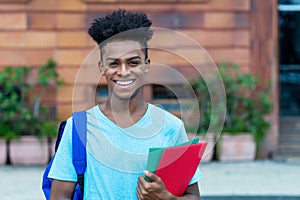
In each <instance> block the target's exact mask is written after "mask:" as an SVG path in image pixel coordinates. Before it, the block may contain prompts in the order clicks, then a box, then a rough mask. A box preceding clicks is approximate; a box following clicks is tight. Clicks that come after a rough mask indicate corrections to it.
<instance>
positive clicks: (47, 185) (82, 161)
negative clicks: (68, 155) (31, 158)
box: [42, 111, 87, 200]
mask: <svg viewBox="0 0 300 200" xmlns="http://www.w3.org/2000/svg"><path fill="white" fill-rule="evenodd" d="M72 123H73V125H72V152H73V153H72V157H73V158H72V161H73V165H74V168H75V170H76V173H77V183H76V185H75V188H74V192H73V197H72V199H73V200H82V199H83V192H84V172H85V169H86V148H85V147H86V132H87V129H86V124H87V117H86V111H79V112H74V113H73V121H72ZM65 125H66V121H63V122H61V124H60V126H59V131H58V135H57V140H56V144H55V152H56V150H57V148H58V146H59V143H60V141H61V138H62V135H63V132H64V128H65ZM54 157H55V154H54V156H53V157H52V159H51V161H50V162H49V164H48V165H47V167H46V169H45V171H44V174H43V179H42V190H43V192H44V195H45V197H46V199H47V200H49V199H50V191H51V185H52V179H50V178H48V173H49V171H50V169H51V166H52V162H53V160H54Z"/></svg>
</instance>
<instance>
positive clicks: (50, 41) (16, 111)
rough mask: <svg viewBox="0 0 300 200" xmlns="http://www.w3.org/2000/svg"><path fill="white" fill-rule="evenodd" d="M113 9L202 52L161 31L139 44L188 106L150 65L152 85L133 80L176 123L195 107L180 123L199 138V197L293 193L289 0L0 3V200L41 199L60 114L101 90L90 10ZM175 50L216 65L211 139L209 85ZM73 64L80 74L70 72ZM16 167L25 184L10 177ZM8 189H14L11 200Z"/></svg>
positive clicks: (296, 65) (297, 100) (294, 100)
mask: <svg viewBox="0 0 300 200" xmlns="http://www.w3.org/2000/svg"><path fill="white" fill-rule="evenodd" d="M118 8H123V9H127V10H130V11H142V12H146V13H147V14H148V16H149V18H150V19H151V20H152V22H153V27H160V28H167V29H171V30H174V31H177V32H179V33H181V34H183V35H185V36H187V37H189V38H191V40H194V41H196V42H197V43H199V44H200V45H201V46H202V47H203V49H202V51H205V52H207V53H208V55H209V56H210V60H209V61H207V60H205V59H204V60H203V59H202V60H201V58H203V55H202V54H201V55H199V51H198V50H199V46H197V47H195V46H194V45H190V44H187V43H186V42H185V40H177V41H174V40H173V39H172V35H170V34H163V33H161V34H160V36H161V39H155V40H154V42H153V43H151V45H153V46H155V47H157V49H151V50H150V57H151V61H152V62H155V63H159V64H163V65H166V66H169V67H171V68H172V69H174V70H175V71H176V72H178V73H179V74H181V75H183V76H184V77H185V78H186V80H188V81H189V83H190V84H191V86H192V88H193V91H194V92H195V95H196V98H197V100H198V101H197V105H190V104H191V103H190V102H191V101H190V100H191V96H190V95H187V94H186V93H185V91H186V87H185V85H186V83H185V82H184V81H182V80H180V79H177V78H176V77H174V76H172V74H170V73H166V72H165V71H163V70H162V69H160V68H159V67H156V66H155V65H154V66H153V68H154V69H155V70H154V72H153V73H151V74H150V77H149V79H151V76H152V78H155V77H156V76H158V75H159V76H161V77H163V81H162V82H160V83H159V84H147V85H145V86H144V87H143V95H144V98H145V99H146V100H147V101H149V102H151V103H153V104H158V105H160V106H161V107H163V108H164V109H165V110H168V111H170V112H172V113H173V114H175V115H176V116H178V117H180V118H182V119H184V121H187V122H189V121H193V120H191V119H193V118H194V117H195V113H189V116H182V110H183V109H185V108H186V107H189V106H192V108H195V107H196V108H198V109H199V110H200V113H198V115H200V122H199V123H198V122H196V124H195V123H191V124H189V123H186V129H187V132H188V134H189V136H190V137H201V138H202V139H203V140H207V141H208V142H209V144H210V147H209V150H208V151H207V152H206V154H205V158H204V159H203V164H202V168H203V169H202V171H203V174H204V178H203V181H202V182H201V185H202V184H203V185H205V186H203V188H202V189H201V190H202V191H203V192H202V193H203V194H204V196H205V197H206V198H208V199H209V197H211V198H213V197H214V198H217V197H218V196H219V197H220V199H225V197H224V195H225V196H226V195H229V197H228V199H232V198H233V197H232V195H233V196H245V195H246V196H247V195H248V196H249V195H250V196H251V195H254V196H255V195H258V196H260V198H263V197H262V195H265V199H267V198H272V199H274V198H276V196H278V198H279V197H280V198H281V197H282V196H283V199H288V198H291V199H292V198H293V197H295V198H296V197H298V198H300V192H295V191H294V190H293V189H294V188H297V187H299V186H300V183H299V180H300V179H298V182H297V181H296V178H295V177H297V176H298V177H299V178H300V175H299V170H298V171H297V170H295V169H296V168H297V167H298V169H299V162H300V161H299V160H300V145H299V142H300V37H299V34H300V26H299V25H300V1H299V0H160V1H158V0H0V92H1V93H0V100H1V101H0V117H1V118H0V174H3V176H5V179H3V178H2V180H0V183H1V186H4V187H1V188H2V189H1V190H3V192H0V199H41V198H42V196H41V193H40V189H39V188H37V187H40V176H41V173H42V171H43V168H44V167H45V165H46V163H47V162H48V161H49V159H50V158H51V156H52V155H53V153H54V144H55V141H56V134H57V127H58V124H59V122H60V121H62V120H65V119H66V118H68V117H69V116H70V115H71V113H72V111H73V110H78V109H87V108H89V107H90V106H91V105H95V104H98V103H101V102H103V101H104V100H105V98H106V97H107V94H108V93H107V89H106V83H105V80H104V79H99V74H98V72H97V71H95V70H97V61H98V59H99V58H98V52H96V53H95V51H94V48H95V47H96V44H95V43H94V41H92V39H91V38H90V37H89V35H88V34H87V29H88V27H89V26H90V24H91V22H92V21H93V19H94V18H96V17H100V16H104V15H105V14H108V13H111V12H112V11H114V10H116V9H118ZM202 47H201V48H202ZM170 50H172V51H173V52H170ZM91 52H92V53H91ZM176 53H179V54H180V53H182V54H184V55H186V54H188V55H189V59H191V60H193V61H195V63H197V65H198V66H200V67H202V68H210V67H211V64H212V63H213V64H215V65H216V66H218V68H219V69H220V73H221V76H222V78H223V80H224V85H225V90H226V100H227V101H226V103H225V104H224V102H220V104H218V105H219V106H220V107H223V108H226V109H227V111H226V117H225V122H224V128H223V131H222V134H221V136H219V135H218V134H215V133H207V128H208V126H209V124H210V123H211V122H212V121H214V120H216V121H218V120H219V118H218V116H216V117H215V118H214V117H211V114H212V110H211V101H210V95H211V94H210V93H208V90H207V88H209V87H210V86H209V84H210V83H209V82H205V81H203V77H202V76H201V75H200V74H199V73H198V71H197V70H196V69H195V66H194V65H192V64H191V63H190V62H189V60H186V59H185V58H184V57H181V56H178V55H177V54H176ZM79 69H81V70H85V71H84V72H85V73H84V77H82V76H77V73H78V70H79ZM214 77H215V76H213V78H214ZM213 78H212V79H213ZM75 85H76V94H75V96H74V93H73V89H74V86H75ZM166 86H168V87H166ZM179 100H180V101H179ZM185 106H186V107H185ZM193 106H194V107H193ZM189 108H190V107H189ZM196 114H197V113H196ZM215 144H216V145H215ZM245 169H248V170H246V171H245ZM258 169H261V170H262V171H257V170H258ZM264 170H265V171H264ZM272 170H274V171H272ZM205 172H206V173H205ZM268 173H269V175H268ZM278 173H280V174H282V175H284V174H285V173H286V174H287V173H292V174H291V175H290V176H281V175H279V174H278ZM25 174H26V175H27V176H26V175H25ZM30 174H33V177H34V178H32V179H31V178H30V177H31V176H28V175H30ZM205 174H206V176H205ZM23 175H24V178H22V179H23V180H24V182H22V181H21V182H20V181H19V182H18V180H20V179H21V177H22V176H23ZM264 175H265V176H266V179H263V180H265V181H266V180H268V181H270V182H272V183H274V182H275V183H278V184H283V186H282V187H279V185H274V184H271V183H270V182H263V180H261V179H259V178H258V177H257V176H259V177H260V178H261V177H263V176H264ZM3 176H2V175H1V177H3ZM13 177H15V178H13ZM216 177H219V179H216ZM220 177H224V179H222V178H220ZM247 177H255V178H253V179H251V178H250V179H247ZM8 179H9V180H11V182H9V183H11V184H7V183H6V181H7V180H8ZM225 179H226V180H231V183H232V184H229V183H230V181H229V182H226V181H225ZM239 180H240V181H241V180H245V181H241V182H239ZM258 180H261V181H262V182H261V181H258ZM2 181H3V182H2ZM30 181H33V182H32V184H30V183H31V182H30ZM16 182H18V183H19V184H20V188H21V190H19V189H18V190H16V188H18V186H17V184H16ZM258 182H261V184H259V183H258ZM26 183H28V184H26ZM226 183H227V184H226ZM21 184H22V185H25V184H26V185H27V186H28V187H30V185H31V186H32V187H31V188H28V189H25V187H24V188H23V186H22V185H21ZM257 184H258V185H259V187H257V188H248V187H244V189H240V190H239V188H243V186H242V185H248V186H249V185H257ZM226 186H227V187H226ZM277 187H278V188H277ZM284 187H285V188H284ZM5 188H6V189H5ZM22 188H23V190H22ZM279 188H281V189H282V190H280V189H279ZM286 188H289V189H286ZM1 190H0V191H1ZM295 190H296V189H295ZM18 191H22V194H24V196H23V197H22V196H21V197H19V196H16V195H17V193H18ZM26 191H27V193H28V196H26V195H25V193H26ZM33 191H36V193H34V192H33ZM217 191H219V193H218V192H217ZM247 191H249V192H247ZM205 192H206V193H205ZM14 195H15V196H14ZM36 195H37V196H36ZM222 195H223V196H222ZM230 195H231V196H230ZM270 195H271V196H272V195H275V196H273V197H267V196H270ZM297 195H298V196H297ZM289 196H292V197H289ZM31 197H32V198H31ZM206 198H205V199H206ZM258 198H259V197H257V196H256V197H253V198H252V199H258Z"/></svg>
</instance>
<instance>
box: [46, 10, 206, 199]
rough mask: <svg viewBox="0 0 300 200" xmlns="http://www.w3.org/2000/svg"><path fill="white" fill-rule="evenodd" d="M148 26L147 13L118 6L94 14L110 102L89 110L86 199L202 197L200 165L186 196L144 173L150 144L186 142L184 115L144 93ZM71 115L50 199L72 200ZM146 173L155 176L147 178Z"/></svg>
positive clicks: (92, 31)
mask: <svg viewBox="0 0 300 200" xmlns="http://www.w3.org/2000/svg"><path fill="white" fill-rule="evenodd" d="M150 26H151V21H150V20H149V19H148V18H147V16H146V15H145V14H143V13H132V12H128V11H125V10H117V11H115V12H113V13H112V14H111V15H107V16H105V17H103V18H98V19H96V20H95V21H94V23H93V24H92V26H91V27H90V29H89V34H90V36H91V37H92V38H93V39H94V40H95V41H96V42H97V44H98V45H99V47H100V52H101V54H100V62H99V69H100V71H101V73H102V75H103V76H105V78H106V80H107V85H108V91H109V95H108V99H107V101H106V102H104V103H102V104H101V105H97V106H95V107H93V108H92V109H90V110H88V111H87V121H88V123H87V145H86V149H87V168H86V172H85V175H84V199H91V200H94V199H104V200H114V199H116V200H120V199H126V200H129V199H139V200H144V199H153V200H159V199H163V200H167V199H200V194H199V190H198V185H197V181H198V180H199V178H200V176H201V173H200V172H199V171H198V170H197V172H196V174H195V175H194V177H193V179H192V180H191V182H190V185H189V186H188V188H187V189H186V191H185V194H184V195H183V196H182V197H176V196H174V195H173V194H171V193H170V192H169V191H168V190H167V189H166V188H165V186H164V183H163V182H162V180H161V179H160V178H159V177H158V176H156V175H155V174H153V173H151V172H147V171H146V172H144V170H145V168H146V162H147V153H148V149H149V148H150V147H162V146H171V145H175V144H179V143H182V142H185V141H187V136H186V132H185V130H184V126H183V123H182V121H181V120H179V119H178V118H177V117H175V116H173V115H171V114H170V113H168V112H166V111H164V110H162V109H160V108H158V107H156V106H154V105H152V104H149V103H147V102H145V101H144V100H143V98H142V91H141V86H142V85H143V83H144V76H145V74H146V73H147V72H148V70H149V65H150V59H149V58H148V52H147V51H148V50H147V42H148V41H149V40H150V39H151V37H152V30H151V29H150ZM71 120H72V119H71V118H69V119H68V121H67V125H66V128H65V132H64V134H63V137H62V140H61V143H60V146H59V148H58V151H57V154H56V157H55V160H54V162H53V165H52V168H51V171H50V173H49V177H50V178H52V179H53V184H52V188H51V199H52V200H59V199H71V197H72V193H73V189H74V186H75V182H76V181H77V175H76V172H75V169H74V167H73V164H72V139H71V133H72V121H71ZM144 175H146V176H148V177H149V178H151V179H152V180H153V181H152V182H147V181H146V180H145V179H144Z"/></svg>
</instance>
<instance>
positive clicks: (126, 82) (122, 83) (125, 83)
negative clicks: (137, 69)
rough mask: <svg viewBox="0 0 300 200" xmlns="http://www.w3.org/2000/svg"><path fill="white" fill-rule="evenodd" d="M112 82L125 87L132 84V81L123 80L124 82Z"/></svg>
mask: <svg viewBox="0 0 300 200" xmlns="http://www.w3.org/2000/svg"><path fill="white" fill-rule="evenodd" d="M114 82H115V83H116V84H117V85H120V86H127V85H130V84H131V83H133V82H134V80H124V81H120V80H115V81H114Z"/></svg>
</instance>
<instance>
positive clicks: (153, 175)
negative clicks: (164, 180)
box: [144, 171, 161, 183]
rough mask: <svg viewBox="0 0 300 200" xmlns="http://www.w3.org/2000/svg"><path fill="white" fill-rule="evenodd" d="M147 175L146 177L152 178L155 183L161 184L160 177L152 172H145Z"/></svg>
mask: <svg viewBox="0 0 300 200" xmlns="http://www.w3.org/2000/svg"><path fill="white" fill-rule="evenodd" d="M144 173H145V175H146V176H147V177H148V178H150V179H151V180H152V181H153V182H156V183H157V182H161V179H160V178H159V177H158V176H156V174H154V173H152V172H149V171H145V172H144Z"/></svg>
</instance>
